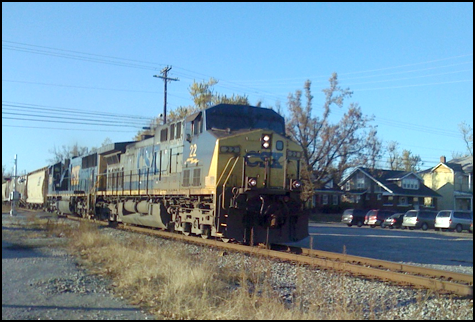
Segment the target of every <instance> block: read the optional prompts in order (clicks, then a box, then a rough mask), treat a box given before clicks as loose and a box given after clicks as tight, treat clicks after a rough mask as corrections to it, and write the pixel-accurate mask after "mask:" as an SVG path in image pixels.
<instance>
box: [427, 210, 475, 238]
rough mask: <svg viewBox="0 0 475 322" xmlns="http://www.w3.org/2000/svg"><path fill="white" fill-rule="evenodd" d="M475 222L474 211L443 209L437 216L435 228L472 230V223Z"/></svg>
mask: <svg viewBox="0 0 475 322" xmlns="http://www.w3.org/2000/svg"><path fill="white" fill-rule="evenodd" d="M471 223H473V212H472V211H468V210H467V211H463V210H441V211H439V212H438V213H437V217H435V225H434V227H435V230H439V229H450V230H453V229H455V230H456V231H457V232H458V233H460V232H462V230H468V231H470V224H471Z"/></svg>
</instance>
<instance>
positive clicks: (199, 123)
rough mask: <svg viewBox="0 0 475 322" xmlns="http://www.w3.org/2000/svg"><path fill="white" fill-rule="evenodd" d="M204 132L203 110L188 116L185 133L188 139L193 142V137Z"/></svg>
mask: <svg viewBox="0 0 475 322" xmlns="http://www.w3.org/2000/svg"><path fill="white" fill-rule="evenodd" d="M200 133H203V117H202V112H199V113H196V114H193V115H190V116H188V117H187V118H186V124H185V135H186V140H187V141H189V142H191V137H192V136H196V135H199V134H200Z"/></svg>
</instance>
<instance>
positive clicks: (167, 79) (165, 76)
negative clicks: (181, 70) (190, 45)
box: [153, 66, 179, 124]
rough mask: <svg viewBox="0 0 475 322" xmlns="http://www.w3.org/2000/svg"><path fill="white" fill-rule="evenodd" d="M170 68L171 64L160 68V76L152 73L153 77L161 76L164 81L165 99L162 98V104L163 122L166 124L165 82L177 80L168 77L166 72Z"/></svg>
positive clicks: (165, 94)
mask: <svg viewBox="0 0 475 322" xmlns="http://www.w3.org/2000/svg"><path fill="white" fill-rule="evenodd" d="M170 69H172V67H171V66H167V67H165V68H164V69H162V70H161V71H160V73H161V74H162V76H160V75H153V77H157V78H161V79H163V81H164V82H165V93H164V96H165V100H164V104H163V124H167V82H169V81H177V80H179V79H178V78H170V77H168V72H169V71H170Z"/></svg>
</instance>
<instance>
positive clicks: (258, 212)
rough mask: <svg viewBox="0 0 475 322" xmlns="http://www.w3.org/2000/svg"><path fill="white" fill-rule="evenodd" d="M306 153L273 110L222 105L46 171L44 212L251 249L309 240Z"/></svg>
mask: <svg viewBox="0 0 475 322" xmlns="http://www.w3.org/2000/svg"><path fill="white" fill-rule="evenodd" d="M301 158H302V149H301V147H300V146H299V145H298V144H297V143H295V142H293V141H292V140H291V139H289V138H288V137H287V136H286V135H285V122H284V118H283V117H282V116H280V115H279V114H278V113H276V112H275V111H273V110H271V109H268V108H261V107H254V106H242V105H230V104H219V105H215V106H212V107H210V108H207V109H204V110H201V111H199V112H197V113H195V114H193V115H190V116H188V117H186V118H185V119H183V120H181V121H175V122H170V123H168V124H165V125H161V126H158V127H157V128H156V129H154V132H153V133H152V134H150V135H148V136H146V137H144V138H143V140H140V141H137V142H120V143H113V144H109V145H106V146H103V147H102V148H100V149H98V150H97V151H95V152H94V153H90V154H88V155H85V156H81V157H78V158H73V159H70V160H67V161H66V162H63V163H59V164H56V165H53V166H50V167H49V189H48V205H47V208H48V209H50V210H53V211H57V212H60V213H70V214H77V215H80V216H83V217H95V218H99V219H108V220H109V221H110V222H111V223H120V222H121V223H129V224H136V225H142V226H147V227H156V228H161V229H166V230H169V231H178V232H182V233H183V234H186V235H189V234H192V235H197V236H201V237H203V238H210V237H214V238H218V239H222V240H224V241H228V240H235V241H238V242H242V243H246V244H256V243H266V244H270V243H284V242H291V241H298V240H301V239H303V238H305V237H307V236H308V213H307V212H306V211H305V210H304V207H303V203H302V201H301V200H300V188H301V183H300V169H301V168H302V165H301V162H302V161H301Z"/></svg>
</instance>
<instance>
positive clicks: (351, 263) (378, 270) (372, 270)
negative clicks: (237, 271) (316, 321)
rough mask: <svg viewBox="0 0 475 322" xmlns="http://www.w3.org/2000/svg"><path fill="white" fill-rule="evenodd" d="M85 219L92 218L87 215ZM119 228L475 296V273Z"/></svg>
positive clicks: (161, 231)
mask: <svg viewBox="0 0 475 322" xmlns="http://www.w3.org/2000/svg"><path fill="white" fill-rule="evenodd" d="M68 218H71V219H74V220H78V219H82V218H77V217H72V216H68ZM82 220H85V221H89V220H87V219H82ZM95 222H96V223H98V224H101V225H107V223H106V222H101V221H95ZM117 228H118V229H123V230H129V231H135V232H140V233H144V234H149V235H155V236H160V237H163V238H167V239H174V240H179V241H184V242H189V243H194V244H199V245H206V246H211V247H215V248H220V249H226V250H230V251H237V252H241V253H247V254H250V255H254V256H264V257H269V258H274V259H279V260H282V261H290V262H293V263H300V264H305V265H311V266H317V267H320V268H323V269H330V270H337V271H340V272H349V273H351V274H354V275H359V276H364V277H370V278H378V279H381V280H384V281H391V282H396V283H400V284H403V285H412V286H414V287H419V288H427V289H432V290H437V291H443V292H449V293H453V294H457V295H461V296H467V297H472V298H473V275H469V274H461V273H455V272H450V271H443V270H437V269H430V268H426V267H419V266H413V265H407V264H400V263H396V262H389V261H384V260H377V259H372V258H367V257H359V256H353V255H346V254H338V253H331V252H325V251H318V250H311V249H305V248H296V247H293V248H292V247H288V246H285V247H284V251H282V250H280V251H279V250H272V249H267V248H265V247H251V246H246V245H240V244H233V243H224V242H222V241H219V240H216V239H203V238H199V237H196V236H186V235H182V234H176V233H172V232H167V231H163V230H157V229H151V228H146V227H138V226H133V225H124V224H122V225H119V226H118V227H117ZM368 266H371V267H368ZM414 274H418V275H414ZM420 275H422V276H420ZM437 278H443V279H445V280H439V279H437ZM453 281H456V282H453Z"/></svg>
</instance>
